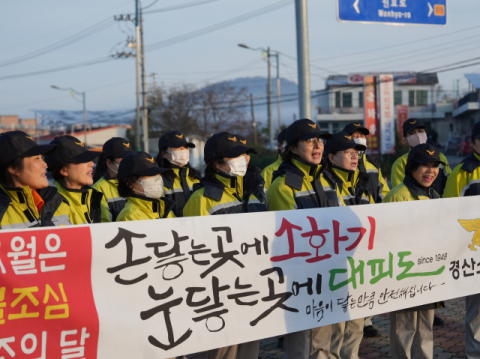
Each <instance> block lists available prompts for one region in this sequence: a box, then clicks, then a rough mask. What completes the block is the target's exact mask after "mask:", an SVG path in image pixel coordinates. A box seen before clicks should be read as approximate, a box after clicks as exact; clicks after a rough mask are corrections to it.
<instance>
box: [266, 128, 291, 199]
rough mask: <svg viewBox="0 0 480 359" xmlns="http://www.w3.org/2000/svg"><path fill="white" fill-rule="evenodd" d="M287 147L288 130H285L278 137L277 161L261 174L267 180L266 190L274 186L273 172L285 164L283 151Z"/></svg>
mask: <svg viewBox="0 0 480 359" xmlns="http://www.w3.org/2000/svg"><path fill="white" fill-rule="evenodd" d="M286 145H287V129H286V128H285V129H283V130H282V131H280V133H279V134H278V137H277V160H276V161H275V162H273V163H272V164H271V165H268V166H267V167H265V168H264V169H263V171H262V173H261V176H262V177H263V179H264V180H265V189H266V190H268V187H270V186H271V185H272V176H273V172H275V171H276V170H278V167H280V165H281V164H282V162H283V159H282V151H283V149H284V148H285V146H286Z"/></svg>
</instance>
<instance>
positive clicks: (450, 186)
mask: <svg viewBox="0 0 480 359" xmlns="http://www.w3.org/2000/svg"><path fill="white" fill-rule="evenodd" d="M478 195H480V155H479V154H477V153H475V152H472V153H471V154H470V155H468V156H467V157H466V158H465V159H464V160H463V161H462V163H460V164H459V165H458V166H457V167H455V169H454V170H453V172H452V174H451V175H450V177H449V178H448V181H447V185H446V187H445V193H444V194H443V198H449V197H464V196H478Z"/></svg>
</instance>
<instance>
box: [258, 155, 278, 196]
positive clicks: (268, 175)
mask: <svg viewBox="0 0 480 359" xmlns="http://www.w3.org/2000/svg"><path fill="white" fill-rule="evenodd" d="M282 162H283V160H282V157H281V156H280V155H279V156H278V158H277V160H276V161H275V162H273V163H272V164H271V165H268V166H267V167H265V168H264V169H263V171H262V173H261V174H260V175H261V176H262V177H263V179H264V180H265V190H268V188H269V187H270V186H271V185H272V177H273V172H275V171H276V170H278V167H280V165H281V164H282Z"/></svg>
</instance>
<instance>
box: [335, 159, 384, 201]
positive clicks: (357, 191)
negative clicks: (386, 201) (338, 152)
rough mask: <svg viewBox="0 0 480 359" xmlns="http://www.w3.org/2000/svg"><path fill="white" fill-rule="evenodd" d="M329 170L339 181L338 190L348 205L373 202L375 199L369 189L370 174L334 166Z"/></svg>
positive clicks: (337, 181) (336, 180)
mask: <svg viewBox="0 0 480 359" xmlns="http://www.w3.org/2000/svg"><path fill="white" fill-rule="evenodd" d="M329 172H330V173H331V175H332V176H333V178H334V179H335V182H336V183H337V187H338V191H339V192H340V195H341V196H342V199H343V203H345V205H346V206H355V205H357V204H372V203H375V199H374V198H373V196H372V195H371V194H370V193H369V191H368V184H369V183H370V176H369V175H368V173H364V172H359V171H346V170H344V169H342V168H339V167H336V166H333V167H332V168H331V169H330V170H329Z"/></svg>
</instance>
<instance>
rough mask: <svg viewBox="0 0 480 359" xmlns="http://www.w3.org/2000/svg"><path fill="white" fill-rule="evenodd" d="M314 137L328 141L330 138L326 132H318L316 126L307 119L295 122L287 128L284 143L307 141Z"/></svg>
mask: <svg viewBox="0 0 480 359" xmlns="http://www.w3.org/2000/svg"><path fill="white" fill-rule="evenodd" d="M314 137H322V138H323V139H325V140H328V139H331V138H332V135H331V134H330V133H328V132H322V131H320V129H319V128H318V126H317V124H316V123H315V122H313V121H312V120H309V119H308V118H302V119H301V120H297V121H295V122H294V123H292V124H291V125H290V126H288V128H287V136H286V141H287V143H288V144H290V143H292V142H293V141H295V140H309V139H311V138H314Z"/></svg>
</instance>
